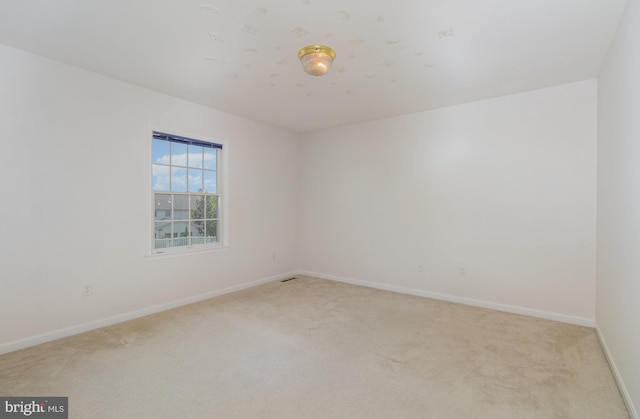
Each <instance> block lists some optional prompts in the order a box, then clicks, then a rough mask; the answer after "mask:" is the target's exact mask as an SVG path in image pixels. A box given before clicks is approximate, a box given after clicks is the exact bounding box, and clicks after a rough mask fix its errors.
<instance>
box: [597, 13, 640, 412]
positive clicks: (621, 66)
mask: <svg viewBox="0 0 640 419" xmlns="http://www.w3.org/2000/svg"><path fill="white" fill-rule="evenodd" d="M597 238H598V251H597V304H596V321H597V324H598V328H599V332H600V335H601V337H602V339H603V341H604V343H605V347H606V348H607V351H608V352H609V356H610V359H611V361H612V364H613V365H614V370H615V371H616V373H617V374H618V376H619V379H620V381H621V383H622V386H621V387H622V391H623V393H624V394H625V396H626V397H627V401H628V404H629V405H631V404H632V405H633V406H635V407H632V406H630V407H631V410H634V415H635V416H634V417H638V411H640V1H638V0H630V1H629V3H628V6H627V12H626V14H625V17H624V18H623V21H622V24H621V25H620V29H619V31H618V34H617V36H616V39H615V41H614V43H613V45H612V47H611V49H610V52H609V56H608V58H607V60H606V62H605V65H604V67H603V69H602V71H601V74H600V77H599V78H598V235H597Z"/></svg>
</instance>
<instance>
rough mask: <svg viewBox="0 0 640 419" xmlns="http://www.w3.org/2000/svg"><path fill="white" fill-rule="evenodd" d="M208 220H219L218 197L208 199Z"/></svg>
mask: <svg viewBox="0 0 640 419" xmlns="http://www.w3.org/2000/svg"><path fill="white" fill-rule="evenodd" d="M207 218H218V197H217V196H208V197H207Z"/></svg>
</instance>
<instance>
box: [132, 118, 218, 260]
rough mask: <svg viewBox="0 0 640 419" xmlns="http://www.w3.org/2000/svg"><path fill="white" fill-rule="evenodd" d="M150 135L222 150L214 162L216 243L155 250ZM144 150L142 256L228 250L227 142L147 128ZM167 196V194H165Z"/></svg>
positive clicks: (156, 256)
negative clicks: (144, 207)
mask: <svg viewBox="0 0 640 419" xmlns="http://www.w3.org/2000/svg"><path fill="white" fill-rule="evenodd" d="M154 132H162V133H169V134H171V135H175V136H177V137H184V138H193V139H197V140H199V141H205V142H210V143H215V144H219V145H221V146H222V148H221V149H218V153H217V154H218V161H217V168H216V169H217V170H216V171H217V188H216V189H217V191H216V194H217V195H218V199H219V201H218V234H219V236H220V237H219V241H218V242H216V243H210V244H197V245H189V246H179V247H170V248H162V249H156V248H155V237H154V236H155V191H154V190H153V174H152V172H153V162H152V149H153V134H154ZM145 144H146V147H145V150H146V153H145V154H146V164H145V165H144V166H145V179H146V189H147V203H148V206H147V217H148V223H147V226H148V228H147V229H146V237H145V242H146V243H147V246H146V251H145V256H147V257H152V258H158V257H163V256H164V257H166V256H177V255H189V254H194V253H203V252H215V251H220V250H224V249H227V248H229V220H228V218H229V211H228V208H229V198H228V197H229V195H228V191H229V188H228V185H229V182H228V180H229V176H228V161H229V142H228V141H226V140H221V139H217V138H212V137H210V136H206V135H202V134H198V133H185V132H184V131H180V130H175V129H170V128H159V127H150V128H149V130H148V133H147V136H146V138H145ZM167 193H171V192H167Z"/></svg>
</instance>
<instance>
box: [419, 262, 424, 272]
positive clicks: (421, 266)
mask: <svg viewBox="0 0 640 419" xmlns="http://www.w3.org/2000/svg"><path fill="white" fill-rule="evenodd" d="M418 272H424V264H422V263H421V264H419V265H418Z"/></svg>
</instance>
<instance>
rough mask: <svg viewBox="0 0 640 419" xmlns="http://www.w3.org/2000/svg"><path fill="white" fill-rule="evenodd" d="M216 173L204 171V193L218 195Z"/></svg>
mask: <svg viewBox="0 0 640 419" xmlns="http://www.w3.org/2000/svg"><path fill="white" fill-rule="evenodd" d="M216 174H217V172H212V171H209V170H205V171H204V189H203V190H204V191H205V192H206V193H218V182H217V179H216Z"/></svg>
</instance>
